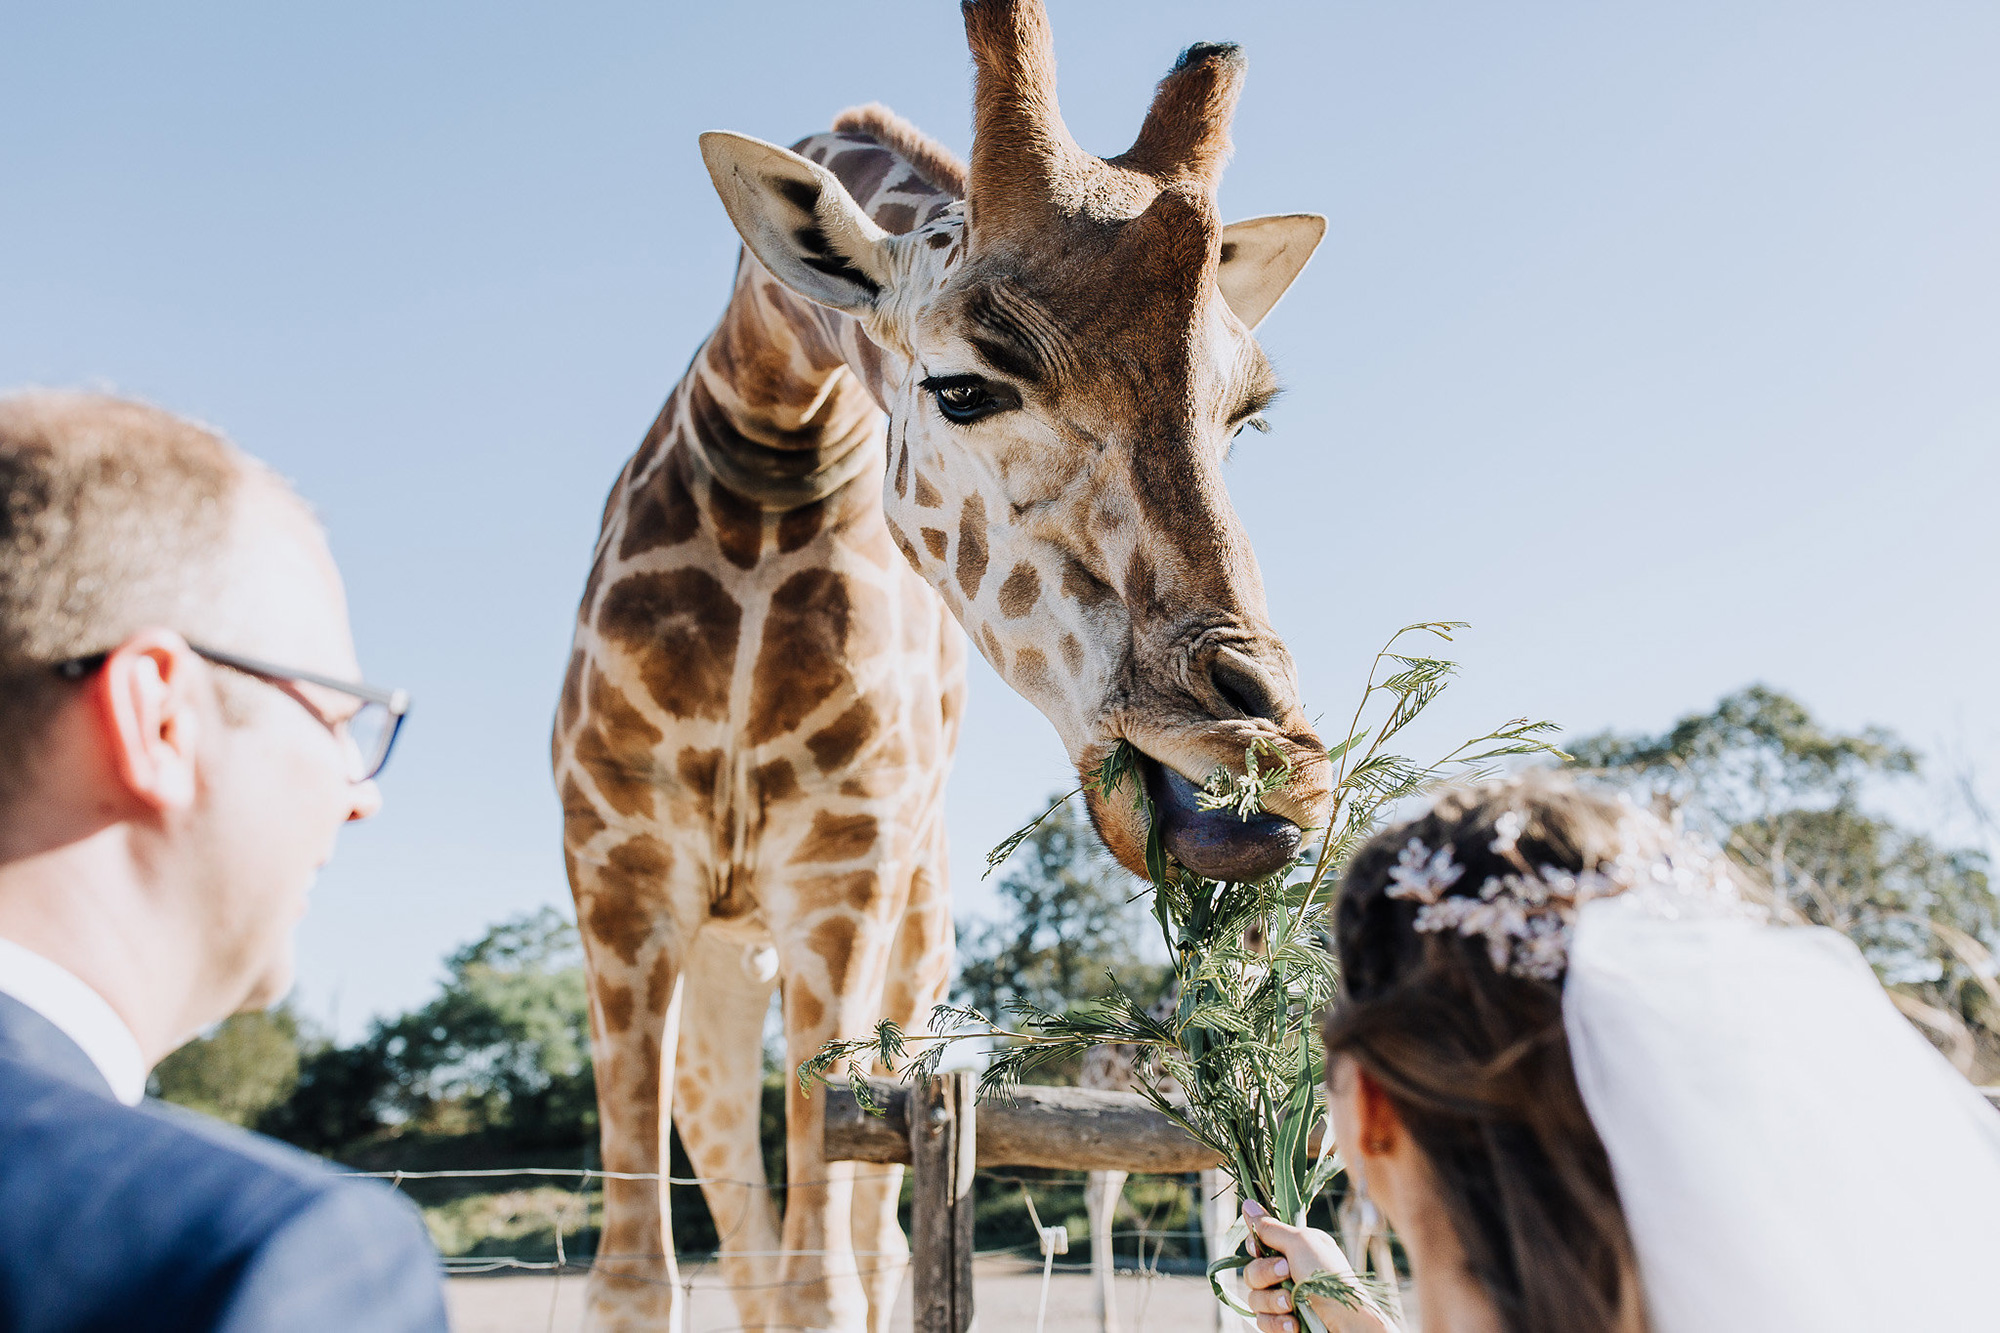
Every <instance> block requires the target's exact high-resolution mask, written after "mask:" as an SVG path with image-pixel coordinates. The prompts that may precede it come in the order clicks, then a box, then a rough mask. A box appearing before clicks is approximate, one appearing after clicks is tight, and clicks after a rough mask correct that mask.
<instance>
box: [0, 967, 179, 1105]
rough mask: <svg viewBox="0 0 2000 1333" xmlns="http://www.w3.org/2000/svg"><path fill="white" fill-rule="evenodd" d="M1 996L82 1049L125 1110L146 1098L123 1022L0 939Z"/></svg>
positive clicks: (142, 1070) (79, 984) (73, 981)
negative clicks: (47, 1022) (59, 1031)
mask: <svg viewBox="0 0 2000 1333" xmlns="http://www.w3.org/2000/svg"><path fill="white" fill-rule="evenodd" d="M0 993H4V994H7V995H11V996H13V997H14V998H15V999H16V1000H19V1001H20V1002H21V1003H22V1004H25V1005H27V1006H28V1007H29V1008H30V1009H32V1010H34V1011H35V1012H36V1013H38V1014H40V1015H41V1016H42V1017H43V1018H46V1019H48V1020H49V1022H51V1023H54V1024H55V1025H56V1026H57V1027H58V1028H61V1029H62V1031H63V1035H64V1036H66V1037H68V1038H69V1039H70V1040H71V1041H73V1042H75V1043H76V1044H77V1045H78V1046H80V1047H82V1048H83V1053H84V1054H85V1055H87V1056H89V1057H90V1062H91V1063H92V1064H94V1065H96V1066H97V1072H98V1073H100V1074H102V1075H104V1081H105V1082H106V1083H109V1084H110V1085H111V1091H112V1094H113V1095H114V1096H116V1097H117V1098H118V1100H119V1101H121V1102H124V1103H125V1104H126V1105H127V1106H137V1105H138V1104H139V1100H140V1099H141V1098H142V1097H144V1096H145V1095H146V1057H145V1056H143V1055H141V1054H140V1053H139V1042H138V1039H137V1038H135V1037H134V1036H133V1035H132V1029H130V1028H128V1027H126V1026H125V1020H124V1019H122V1018H120V1017H118V1013H117V1011H116V1010H114V1009H113V1008H112V1007H111V1006H110V1005H109V1004H107V1003H105V1000H104V997H103V996H102V995H99V994H98V993H97V992H96V991H94V990H92V989H91V988H90V987H89V986H88V985H86V984H85V983H84V982H83V981H82V980H81V979H80V978H78V977H77V976H76V975H75V974H74V973H72V972H70V971H69V970H68V969H66V968H63V967H60V966H58V965H57V964H55V963H52V962H50V961H49V960H48V959H46V958H44V957H42V956H41V955H40V954H38V953H36V952H35V951H34V950H33V949H28V948H24V947H22V946H21V945H18V944H16V943H14V942H13V941H12V940H8V939H0Z"/></svg>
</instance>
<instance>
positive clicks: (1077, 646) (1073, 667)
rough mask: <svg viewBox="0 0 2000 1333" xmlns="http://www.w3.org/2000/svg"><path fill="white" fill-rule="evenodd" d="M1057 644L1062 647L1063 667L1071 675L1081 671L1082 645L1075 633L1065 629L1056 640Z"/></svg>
mask: <svg viewBox="0 0 2000 1333" xmlns="http://www.w3.org/2000/svg"><path fill="white" fill-rule="evenodd" d="M1057 646H1058V647H1059V648H1061V649H1062V660H1063V669H1064V670H1066V671H1068V672H1069V674H1070V675H1072V676H1074V675H1077V674H1079V673H1081V672H1082V670H1083V645H1082V644H1081V643H1078V642H1077V638H1076V635H1074V634H1071V633H1069V632H1067V631H1065V632H1064V633H1063V636H1062V638H1061V639H1060V640H1058V642H1057Z"/></svg>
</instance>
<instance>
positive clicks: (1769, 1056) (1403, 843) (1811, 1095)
mask: <svg viewBox="0 0 2000 1333" xmlns="http://www.w3.org/2000/svg"><path fill="white" fill-rule="evenodd" d="M1335 933H1336V937H1337V938H1336V946H1337V950H1338V953H1339V956H1340V965H1341V980H1342V993H1341V996H1340V999H1339V1000H1338V1002H1337V1003H1336V1004H1335V1006H1334V1008H1333V1009H1332V1011H1331V1012H1330V1013H1329V1015H1328V1016H1327V1019H1326V1022H1325V1026H1324V1029H1323V1036H1324V1038H1325V1042H1326V1049H1327V1070H1328V1076H1327V1084H1328V1091H1329V1101H1330V1107H1331V1113H1332V1118H1333V1125H1334V1133H1335V1136H1336V1139H1337V1141H1338V1142H1339V1144H1340V1145H1341V1148H1342V1150H1343V1152H1344V1153H1345V1155H1346V1160H1347V1163H1348V1170H1349V1179H1350V1182H1351V1183H1352V1185H1353V1187H1354V1188H1356V1189H1360V1190H1363V1191H1365V1193H1366V1195H1367V1196H1368V1197H1369V1198H1370V1199H1371V1200H1372V1201H1373V1203H1374V1204H1375V1206H1377V1207H1379V1208H1380V1209H1381V1211H1382V1212H1383V1214H1385V1215H1386V1216H1387V1218H1388V1219H1389V1221H1390V1222H1391V1224H1392V1225H1393V1226H1394V1227H1395V1228H1396V1232H1397V1235H1398V1237H1399V1239H1400V1240H1401V1241H1402V1244H1403V1247H1404V1251H1405V1253H1406V1255H1407V1257H1408V1259H1409V1264H1410V1270H1411V1274H1412V1277H1413V1278H1414V1281H1415V1289H1416V1290H1415V1294H1416V1301H1417V1306H1418V1309H1419V1310H1420V1311H1421V1314H1422V1318H1423V1326H1424V1329H1425V1333H1467V1331H1474V1333H1543V1331H1545V1330H1562V1333H1731V1331H1733V1330H1743V1333H1749V1330H1758V1333H1769V1331H1770V1330H1780V1329H1783V1330H1789V1329H1800V1330H1806V1329H1811V1330H1815V1333H1818V1331H1820V1330H1848V1329H1852V1330H1856V1333H1859V1330H1863V1329H1868V1330H1879V1329H1918V1328H1940V1329H1942V1328H1954V1329H1955V1328H1972V1327H1992V1326H1996V1325H2000V1307H1996V1306H1995V1304H1994V1301H1993V1298H1992V1296H1991V1294H1990V1292H1989V1290H1988V1285H1989V1284H1988V1283H1987V1282H1986V1274H1987V1273H1989V1272H1990V1266H1991V1256H1992V1255H1993V1254H1995V1253H2000V1204H1996V1203H1994V1202H1993V1201H1994V1200H1996V1199H2000V1115H1996V1114H1995V1113H1994V1111H1993V1110H1992V1108H1990V1107H1989V1106H1987V1105H1986V1103H1985V1102H1984V1100H1983V1099H1982V1098H1980V1096H1979V1095H1978V1094H1977V1092H1976V1091H1975V1090H1974V1089H1973V1088H1972V1087H1971V1086H1970V1085H1969V1084H1967V1083H1966V1082H1965V1081H1964V1079H1962V1078H1960V1077H1959V1076H1958V1074H1957V1073H1956V1072H1955V1071H1953V1070H1952V1069H1951V1067H1950V1066H1949V1065H1948V1064H1946V1063H1945V1061H1944V1060H1943V1058H1942V1057H1941V1056H1939V1055H1938V1054H1937V1053H1936V1052H1935V1051H1933V1050H1932V1049H1931V1048H1930V1047H1929V1046H1928V1045H1927V1044H1926V1043H1925V1042H1924V1041H1923V1039H1922V1038H1921V1037H1919V1036H1917V1035H1916V1033H1915V1032H1914V1031H1913V1030H1912V1029H1911V1028H1910V1027H1909V1025H1908V1024H1907V1023H1906V1022H1905V1021H1904V1020H1903V1019H1902V1018H1901V1017H1900V1016H1899V1015H1898V1014H1897V1013H1896V1011H1895V1010H1894V1008H1893V1007H1892V1006H1891V1005H1890V1004H1889V1003H1888V1001H1887V999H1886V998H1885V997H1884V996H1883V994H1882V991H1881V988H1880V986H1879V985H1878V984H1877V983H1876V981H1875V978H1874V976H1873V974H1872V973H1871V972H1869V970H1868V968H1867V966H1866V965H1865V964H1864V963H1862V962H1861V960H1860V957H1859V955H1858V954H1856V953H1855V951H1854V949H1853V947H1852V946H1851V945H1850V944H1848V943H1847V942H1846V941H1845V940H1844V939H1842V938H1840V937H1839V936H1838V935H1835V934H1833V933H1832V932H1830V931H1826V930H1821V929H1817V928H1801V927H1780V926H1774V925H1771V924H1768V923H1767V921H1766V919H1765V916H1764V914H1763V913H1762V912H1760V911H1759V910H1758V909H1757V908H1755V907H1754V906H1753V905H1751V904H1749V903H1747V902H1746V901H1744V899H1743V897H1742V896H1741V895H1740V894H1739V892H1738V891H1737V887H1736V883H1735V880H1734V878H1733V877H1732V874H1731V872H1730V869H1729V866H1728V864H1727V863H1726V862H1723V861H1720V860H1711V859H1709V858H1707V857H1705V856H1703V855H1701V854H1700V853H1699V852H1698V851H1697V850H1696V849H1694V848H1692V847H1691V846H1689V845H1688V844H1687V843H1685V842H1683V841H1681V840H1680V839H1678V838H1677V837H1675V836H1674V835H1673V834H1672V833H1671V832H1670V831H1669V830H1668V829H1667V828H1666V827H1665V826H1663V825H1662V824H1660V823H1659V821H1657V820H1655V819H1652V818H1651V817H1650V816H1647V815H1645V814H1642V813H1641V812H1639V811H1638V810H1636V809H1634V808H1633V807H1632V806H1630V805H1629V804H1627V803H1622V802H1616V801H1611V800H1607V799H1604V798H1602V797H1599V796H1595V795H1591V794H1589V793H1585V792H1581V791H1578V790H1576V789H1575V788H1574V787H1571V786H1569V785H1567V784H1564V783H1559V782H1555V781H1550V780H1525V781H1515V782H1510V783H1506V784H1498V785H1489V786H1484V787H1479V788H1472V789H1467V790H1463V791H1456V792H1451V793H1448V794H1446V795H1445V796H1443V797H1442V798H1440V799H1439V800H1438V801H1437V803H1436V804H1435V805H1434V806H1433V807H1432V808H1431V810H1430V811H1429V812H1428V813H1426V814H1424V815H1423V816H1421V817H1420V818H1418V819H1415V820H1413V821H1411V822H1410V823H1407V824H1404V825H1402V826H1400V827H1397V828H1395V829H1392V830H1389V831H1387V832H1385V833H1383V834H1381V835H1378V836H1377V837H1376V838H1375V839H1373V840H1372V841H1371V842H1369V843H1368V844H1367V845H1366V846H1365V847H1364V848H1362V850H1361V851H1360V852H1359V853H1358V854H1357V855H1356V856H1355V858H1354V860H1353V862H1352V863H1351V865H1350V867H1349V870H1348V874H1347V878H1346V881H1345V883H1344V885H1343V887H1342V893H1341V899H1340V903H1339V908H1338V911H1337V913H1336V917H1335ZM1244 1211H1245V1215H1246V1219H1247V1220H1248V1221H1249V1223H1250V1226H1251V1230H1252V1233H1253V1235H1254V1236H1255V1238H1256V1242H1257V1245H1256V1246H1255V1247H1253V1248H1257V1249H1259V1250H1260V1251H1261V1253H1262V1255H1263V1257H1260V1258H1258V1259H1256V1260H1255V1261H1254V1262H1252V1263H1251V1265H1250V1266H1249V1268H1247V1269H1246V1270H1245V1279H1246V1281H1247V1283H1248V1285H1249V1287H1250V1288H1251V1291H1250V1296H1249V1304H1250V1308H1251V1309H1253V1310H1255V1311H1257V1312H1258V1320H1257V1325H1258V1327H1259V1328H1260V1329H1262V1330H1264V1331H1265V1333H1293V1331H1294V1330H1296V1329H1297V1327H1298V1324H1297V1316H1296V1312H1294V1311H1293V1307H1292V1297H1291V1293H1290V1292H1289V1290H1288V1289H1287V1287H1286V1285H1285V1284H1286V1282H1287V1279H1303V1278H1306V1277H1309V1276H1311V1275H1312V1274H1314V1273H1317V1272H1320V1271H1330V1272H1333V1273H1336V1274H1345V1273H1347V1272H1348V1264H1347V1260H1346V1258H1345V1257H1344V1256H1343V1255H1342V1254H1341V1253H1340V1250H1339V1247H1338V1246H1337V1245H1336V1244H1335V1243H1334V1241H1333V1238H1332V1237H1330V1236H1328V1235H1327V1234H1326V1233H1324V1232H1321V1231H1316V1230H1311V1229H1303V1228H1297V1227H1293V1226H1289V1225H1286V1224H1285V1223H1284V1222H1283V1221H1281V1220H1279V1219H1276V1218H1273V1217H1271V1216H1269V1215H1268V1214H1266V1213H1264V1212H1263V1211H1262V1210H1261V1209H1258V1208H1257V1207H1256V1206H1255V1205H1250V1206H1248V1207H1246V1208H1245V1210H1244ZM1864 1224H1866V1225H1871V1226H1872V1227H1874V1228H1876V1230H1874V1231H1871V1232H1869V1233H1867V1234H1863V1233H1862V1232H1861V1230H1860V1228H1861V1227H1862V1226H1863V1225H1864ZM1885 1242H1887V1243H1888V1246H1889V1247H1890V1248H1889V1253H1890V1254H1893V1255H1894V1256H1895V1257H1894V1258H1893V1259H1890V1258H1888V1256H1887V1255H1885V1253H1884V1250H1885V1245H1884V1243H1885ZM1311 1309H1312V1311H1313V1313H1314V1314H1315V1315H1316V1316H1317V1317H1318V1318H1319V1319H1320V1321H1321V1322H1322V1323H1324V1325H1325V1326H1326V1327H1327V1328H1328V1329H1331V1330H1335V1331H1336V1333H1350V1331H1353V1333H1359V1331H1361V1330H1366V1333H1381V1331H1382V1330H1385V1329H1391V1328H1393V1327H1394V1325H1393V1324H1392V1323H1391V1322H1390V1321H1389V1320H1388V1319H1387V1318H1386V1317H1385V1316H1383V1315H1381V1314H1379V1313H1377V1312H1375V1311H1373V1310H1368V1309H1363V1310H1355V1309H1348V1308H1344V1307H1340V1306H1337V1305H1334V1304H1332V1303H1331V1302H1329V1301H1326V1300H1323V1299H1319V1298H1314V1299H1313V1301H1312V1304H1311Z"/></svg>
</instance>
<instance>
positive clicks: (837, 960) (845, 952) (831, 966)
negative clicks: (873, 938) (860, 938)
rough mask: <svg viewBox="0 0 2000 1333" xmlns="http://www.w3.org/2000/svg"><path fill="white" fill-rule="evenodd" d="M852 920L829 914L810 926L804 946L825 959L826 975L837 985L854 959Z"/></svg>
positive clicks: (845, 975) (844, 977)
mask: <svg viewBox="0 0 2000 1333" xmlns="http://www.w3.org/2000/svg"><path fill="white" fill-rule="evenodd" d="M855 934H856V931H855V926H854V922H852V921H850V920H849V919H848V918H846V917H844V916H830V917H828V918H827V919H826V920H824V921H822V922H820V923H819V924H818V925H817V926H814V927H813V928H812V932H811V933H810V934H808V935H807V936H806V947H807V948H808V949H811V950H812V951H813V952H814V953H816V954H818V955H819V956H820V957H821V958H824V959H825V960H826V971H827V976H828V977H829V978H830V979H831V980H832V981H833V984H834V985H835V987H836V988H837V987H839V986H840V985H841V983H842V982H844V981H845V980H846V978H847V969H848V965H849V964H850V963H852V962H853V961H854V937H855Z"/></svg>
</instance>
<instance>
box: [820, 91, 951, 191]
mask: <svg viewBox="0 0 2000 1333" xmlns="http://www.w3.org/2000/svg"><path fill="white" fill-rule="evenodd" d="M833 128H834V129H836V130H841V131H845V132H847V133H849V134H865V135H867V136H868V137H869V138H871V139H873V140H875V142H877V143H879V144H881V145H882V146H883V147H884V148H887V149H889V150H890V151H891V152H893V153H895V154H897V155H898V156H899V157H901V158H902V159H903V160H904V161H905V162H908V163H909V164H910V166H911V167H912V168H913V169H914V170H915V171H916V173H917V174H918V175H919V176H922V177H923V178H924V179H925V180H926V181H928V182H929V183H930V184H931V186H932V187H933V188H935V189H939V190H943V191H944V192H945V193H947V194H952V195H956V196H958V197H959V198H960V199H963V198H964V197H965V163H963V162H961V161H960V160H959V158H958V154H956V153H954V152H952V151H951V149H949V148H946V147H945V146H944V145H943V144H941V143H939V142H938V141H937V140H936V139H933V138H931V137H930V135H928V134H925V133H924V132H923V131H922V130H920V129H918V128H917V127H916V126H914V125H912V124H911V123H910V122H909V121H907V120H904V119H903V118H902V117H901V116H899V115H897V114H896V113H895V112H893V111H891V110H890V109H889V108H888V107H886V106H883V105H882V104H881V103H880V102H870V103H868V104H867V105H866V106H855V107H849V108H848V109H847V110H845V111H843V112H841V113H840V114H839V115H837V116H835V117H834V118H833Z"/></svg>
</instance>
